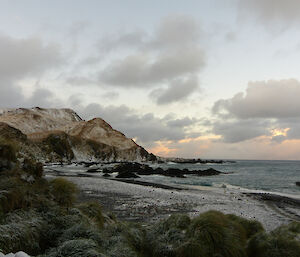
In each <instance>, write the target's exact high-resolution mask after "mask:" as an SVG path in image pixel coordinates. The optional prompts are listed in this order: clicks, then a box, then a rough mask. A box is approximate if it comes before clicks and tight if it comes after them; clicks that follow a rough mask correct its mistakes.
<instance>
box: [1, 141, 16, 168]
mask: <svg viewBox="0 0 300 257" xmlns="http://www.w3.org/2000/svg"><path fill="white" fill-rule="evenodd" d="M16 163H17V157H16V146H15V145H14V144H13V143H11V142H7V141H3V140H1V141H0V172H1V171H5V170H11V169H13V168H14V167H15V166H16Z"/></svg>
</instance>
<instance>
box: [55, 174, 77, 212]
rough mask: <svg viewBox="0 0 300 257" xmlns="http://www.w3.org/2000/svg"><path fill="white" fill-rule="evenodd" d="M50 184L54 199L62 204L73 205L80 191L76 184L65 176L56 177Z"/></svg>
mask: <svg viewBox="0 0 300 257" xmlns="http://www.w3.org/2000/svg"><path fill="white" fill-rule="evenodd" d="M50 186H51V193H52V195H53V196H54V200H55V201H56V202H57V203H58V204H59V205H60V206H67V207H70V206H72V205H73V203H74V201H75V197H76V193H77V192H78V188H77V187H76V185H75V184H73V183H72V182H69V181H68V180H66V179H64V178H56V179H53V180H52V181H51V182H50Z"/></svg>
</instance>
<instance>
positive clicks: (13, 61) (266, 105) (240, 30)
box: [0, 0, 300, 159]
mask: <svg viewBox="0 0 300 257" xmlns="http://www.w3.org/2000/svg"><path fill="white" fill-rule="evenodd" d="M48 2H49V3H48V5H47V7H46V6H45V5H41V4H40V3H39V1H38V0H31V1H28V3H26V8H25V5H23V4H21V1H3V5H2V6H1V9H0V24H1V25H0V108H6V107H33V106H40V107H56V108H60V107H69V108H73V109H75V110H76V111H77V112H78V113H79V114H80V115H82V116H83V117H84V118H85V119H89V118H93V117H97V116H98V117H102V118H103V119H104V120H106V121H107V122H109V123H110V124H111V125H112V126H113V127H114V128H115V129H117V130H120V131H121V132H124V133H125V134H126V135H127V136H129V137H132V138H134V139H135V140H137V142H138V143H140V144H142V145H143V146H145V147H146V148H147V149H149V150H153V151H154V152H155V153H161V154H163V155H168V156H172V155H177V156H185V157H205V156H206V157H208V156H209V158H223V156H225V157H227V158H229V157H230V158H254V159H260V158H273V157H272V156H274V158H280V156H283V157H282V158H287V159H291V158H295V156H296V157H297V154H298V153H299V151H300V150H299V149H300V112H299V110H300V101H299V97H300V75H299V71H298V67H299V66H300V62H299V60H300V36H299V33H297V32H298V28H299V23H300V16H299V14H298V13H299V9H300V2H299V1H298V0H286V1H283V0H237V1H234V0H232V1H228V2H227V1H226V3H225V2H223V1H207V2H206V1H192V2H191V3H185V2H182V1H174V3H173V2H172V4H166V3H162V2H158V1H157V2H155V1H154V2H151V3H150V2H149V1H145V0H141V1H138V4H137V3H135V4H132V3H131V2H128V3H126V4H124V3H123V1H117V3H118V4H116V3H114V1H107V2H105V3H104V2H103V1H94V0H92V1H90V2H89V5H87V4H86V3H85V2H83V1H75V2H72V1H58V0H53V1H48ZM71 2H72V5H70V3H71ZM67 8H69V9H68V10H70V12H58V11H57V10H65V9H67ZM282 151H284V153H281V152H282ZM247 156H248V157H247ZM299 156H300V155H299ZM297 158H298V159H299V157H297Z"/></svg>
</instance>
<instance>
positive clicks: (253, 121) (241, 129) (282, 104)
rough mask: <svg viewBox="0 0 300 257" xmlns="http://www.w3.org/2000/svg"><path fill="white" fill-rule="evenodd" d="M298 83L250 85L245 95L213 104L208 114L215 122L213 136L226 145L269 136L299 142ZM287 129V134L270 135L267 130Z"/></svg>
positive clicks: (294, 81)
mask: <svg viewBox="0 0 300 257" xmlns="http://www.w3.org/2000/svg"><path fill="white" fill-rule="evenodd" d="M299 95H300V82H299V81H297V80H295V79H287V80H269V81H256V82H250V83H249V84H248V88H247V90H246V93H241V92H240V93H238V94H236V95H234V96H233V97H232V98H229V99H221V100H218V101H216V102H215V104H214V106H213V108H212V112H213V113H214V114H216V115H217V117H218V121H217V122H213V123H212V127H213V131H214V133H216V134H218V135H222V136H223V138H224V140H225V141H226V142H234V141H235V142H237V141H243V140H247V139H251V138H254V137H257V136H261V135H266V136H271V140H272V141H274V142H277V143H281V142H282V141H284V140H288V139H300V133H299V131H300V125H299V124H300V113H299V110H300V101H299ZM286 128H289V130H288V132H287V135H286V136H284V135H278V136H273V137H272V135H271V134H270V132H269V131H270V129H286Z"/></svg>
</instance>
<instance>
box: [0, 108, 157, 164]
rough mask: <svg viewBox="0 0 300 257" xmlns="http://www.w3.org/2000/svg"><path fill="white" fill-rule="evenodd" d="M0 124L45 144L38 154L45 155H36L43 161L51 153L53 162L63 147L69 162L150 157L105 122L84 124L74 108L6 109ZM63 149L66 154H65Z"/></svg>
mask: <svg viewBox="0 0 300 257" xmlns="http://www.w3.org/2000/svg"><path fill="white" fill-rule="evenodd" d="M0 122H2V123H5V124H7V125H9V126H10V127H12V128H15V129H18V130H19V131H20V132H22V134H24V135H26V136H27V138H28V140H29V141H31V143H32V144H36V145H41V144H46V147H38V149H40V150H38V151H42V152H43V153H35V155H37V156H39V155H41V156H43V159H45V155H47V154H48V155H49V156H48V157H49V159H51V160H52V159H53V158H54V157H53V154H54V153H53V151H54V152H55V149H56V148H57V147H58V146H60V145H61V146H64V148H65V149H63V148H62V149H61V150H60V151H59V152H60V153H59V154H58V155H63V156H60V157H62V158H67V159H69V160H70V159H77V160H93V161H97V160H100V161H101V160H110V161H116V160H117V161H119V160H130V161H133V160H147V159H148V158H149V157H150V155H149V153H148V152H147V151H146V150H145V149H144V148H142V147H141V146H139V145H137V144H136V143H135V142H134V141H133V140H132V139H130V138H127V137H126V136H125V135H124V134H122V133H121V132H119V131H117V130H115V129H113V128H112V127H111V126H110V125H109V124H108V123H107V122H105V121H104V120H103V119H101V118H94V119H92V120H89V121H84V120H83V119H81V118H80V117H79V116H78V115H77V113H76V112H74V111H73V110H71V109H42V108H39V107H35V108H31V109H25V108H19V109H6V110H1V111H0ZM6 129H7V128H6ZM0 132H1V131H0ZM0 135H1V133H0ZM55 140H57V142H56V141H55ZM32 144H31V145H30V147H32ZM52 144H53V145H52ZM50 145H52V146H50ZM30 147H29V146H28V149H30ZM58 148H59V147H58ZM23 149H25V147H23ZM34 149H35V151H37V150H36V148H34ZM44 149H47V153H45V150H44ZM56 150H57V149H56ZM63 150H65V151H67V152H65V154H63V152H64V151H63ZM46 157H47V156H46ZM50 157H51V158H50ZM152 158H153V155H152ZM46 159H47V158H46ZM54 159H55V158H54Z"/></svg>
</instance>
